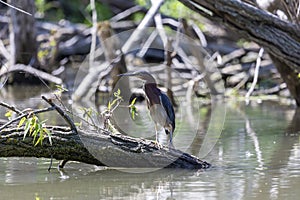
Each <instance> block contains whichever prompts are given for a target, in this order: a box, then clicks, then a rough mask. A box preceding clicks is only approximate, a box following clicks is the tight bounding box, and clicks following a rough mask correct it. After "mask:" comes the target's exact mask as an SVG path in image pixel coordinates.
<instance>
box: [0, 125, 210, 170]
mask: <svg viewBox="0 0 300 200" xmlns="http://www.w3.org/2000/svg"><path fill="white" fill-rule="evenodd" d="M51 129H52V130H53V132H52V145H50V143H49V141H48V139H47V138H45V139H44V141H43V144H42V145H37V146H34V145H33V141H32V137H30V136H27V137H26V138H25V139H23V137H24V134H23V132H24V129H23V128H6V129H3V130H2V131H0V135H1V138H0V156H1V157H11V156H17V157H24V156H25V157H37V158H39V157H46V158H50V157H53V158H55V159H58V160H71V161H79V162H84V163H88V164H94V165H98V166H109V167H127V168H184V169H205V168H208V167H210V164H209V163H207V162H205V161H201V160H200V159H198V158H196V157H194V156H191V155H189V154H187V153H183V152H181V151H179V150H174V149H171V150H168V149H167V148H161V149H158V148H157V146H156V144H155V143H154V142H152V141H148V140H144V139H135V138H131V137H128V136H124V135H121V134H118V135H116V134H109V133H108V134H107V133H104V132H99V133H91V132H87V131H78V134H75V133H73V132H72V131H71V130H70V129H69V128H65V127H51Z"/></svg>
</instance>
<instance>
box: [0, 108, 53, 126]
mask: <svg viewBox="0 0 300 200" xmlns="http://www.w3.org/2000/svg"><path fill="white" fill-rule="evenodd" d="M51 110H54V108H53V107H49V108H43V109H39V110H33V111H31V112H26V113H24V114H22V115H20V116H18V117H16V118H14V119H12V120H10V121H8V122H7V123H6V124H4V125H2V126H1V127H0V131H2V130H3V129H4V128H6V127H7V126H9V125H10V124H12V123H14V122H16V121H19V120H20V119H22V118H23V117H27V116H28V115H30V113H33V114H39V113H43V112H48V111H51Z"/></svg>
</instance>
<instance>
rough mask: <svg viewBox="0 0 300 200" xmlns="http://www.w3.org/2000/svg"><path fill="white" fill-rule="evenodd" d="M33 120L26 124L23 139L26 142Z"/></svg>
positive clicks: (28, 120)
mask: <svg viewBox="0 0 300 200" xmlns="http://www.w3.org/2000/svg"><path fill="white" fill-rule="evenodd" d="M31 120H32V118H29V119H27V121H26V123H25V129H24V137H23V140H25V137H26V135H27V133H28V132H29V129H30V124H31Z"/></svg>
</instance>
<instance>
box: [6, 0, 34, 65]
mask: <svg viewBox="0 0 300 200" xmlns="http://www.w3.org/2000/svg"><path fill="white" fill-rule="evenodd" d="M10 4H11V5H12V6H15V7H17V8H20V9H22V10H24V11H26V12H28V13H30V14H32V15H31V16H30V15H28V14H25V13H23V12H20V11H18V10H16V9H13V8H11V10H10V15H11V16H10V18H11V22H10V34H11V37H10V39H11V40H10V44H11V55H12V58H11V59H12V64H16V63H20V64H25V65H27V64H29V62H30V61H31V59H36V55H37V45H36V33H35V19H34V13H35V4H34V0H22V1H21V0H10Z"/></svg>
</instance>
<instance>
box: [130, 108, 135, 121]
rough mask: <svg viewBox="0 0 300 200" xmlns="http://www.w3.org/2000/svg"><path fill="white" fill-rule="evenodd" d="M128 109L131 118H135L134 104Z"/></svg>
mask: <svg viewBox="0 0 300 200" xmlns="http://www.w3.org/2000/svg"><path fill="white" fill-rule="evenodd" d="M130 111H131V117H132V119H133V120H135V115H136V107H135V106H132V107H131V108H130Z"/></svg>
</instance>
